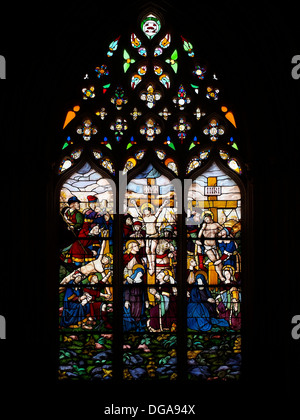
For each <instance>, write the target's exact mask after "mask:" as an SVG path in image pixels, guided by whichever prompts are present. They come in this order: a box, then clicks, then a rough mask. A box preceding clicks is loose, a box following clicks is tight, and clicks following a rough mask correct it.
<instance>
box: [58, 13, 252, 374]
mask: <svg viewBox="0 0 300 420" xmlns="http://www.w3.org/2000/svg"><path fill="white" fill-rule="evenodd" d="M163 31H164V32H163ZM156 39H157V42H152V40H156ZM192 42H193V43H191V42H190V40H188V39H186V38H185V37H183V35H181V34H177V33H175V32H173V31H171V30H169V29H167V28H165V23H164V21H163V20H162V18H161V17H159V16H158V15H157V14H156V13H155V12H151V13H149V14H146V15H145V16H144V17H143V18H142V20H141V22H140V28H137V29H136V31H135V32H132V33H129V34H128V33H127V34H126V33H124V34H121V35H120V36H118V37H117V38H116V39H114V40H112V41H111V43H110V44H109V45H108V48H106V49H105V52H104V54H103V57H104V60H103V61H102V64H99V66H97V67H96V68H94V69H92V70H91V72H90V73H87V74H86V75H85V76H84V78H83V87H82V90H81V92H80V97H81V102H80V105H76V106H74V107H73V109H72V111H68V112H67V115H66V119H65V121H64V124H63V127H62V156H61V158H60V162H59V164H58V166H57V173H58V176H59V177H60V176H62V175H64V177H65V178H64V179H66V177H67V176H69V178H67V180H66V181H65V183H64V184H62V186H61V190H60V214H61V216H62V218H63V221H64V223H65V233H64V234H62V237H63V240H62V243H63V244H64V247H62V249H61V255H62V256H63V257H62V258H63V259H61V266H60V273H59V278H60V286H59V287H60V289H59V290H60V292H59V295H60V328H61V338H60V340H61V341H60V354H61V361H62V364H61V367H60V370H59V372H60V377H61V378H62V379H64V378H67V377H69V378H74V379H79V378H84V379H101V380H102V379H110V378H114V376H115V374H116V372H115V371H114V366H113V357H112V351H113V347H114V344H113V342H114V340H115V339H116V337H115V334H114V331H115V330H114V328H115V327H114V325H113V322H114V296H115V295H116V294H117V295H118V294H119V296H121V295H122V299H120V300H119V301H122V305H123V306H122V309H123V313H122V325H123V333H124V335H123V338H122V345H123V354H122V355H120V357H121V358H122V359H123V370H122V376H123V378H124V379H126V380H134V379H151V378H159V379H171V380H176V379H177V377H178V360H177V355H178V354H177V353H178V346H185V349H186V361H187V366H188V368H187V371H186V372H185V376H186V377H188V378H189V379H195V378H201V379H222V378H224V377H225V378H228V379H237V378H238V377H239V375H240V354H241V351H240V350H241V344H240V322H241V321H240V305H241V239H240V237H241V220H242V217H243V216H242V201H243V197H242V190H241V188H240V185H242V183H243V175H244V168H243V164H242V162H241V159H240V157H239V153H238V151H239V142H238V137H239V134H238V129H237V123H236V119H235V116H234V114H233V111H231V110H230V107H229V106H228V105H227V104H224V98H223V92H222V91H221V89H220V87H219V85H218V79H217V77H216V75H215V73H214V72H212V69H210V68H209V66H208V65H205V66H204V65H202V64H201V63H202V61H201V60H202V57H201V55H200V54H199V52H198V50H197V46H196V43H195V46H194V41H193V40H192ZM179 70H180V71H179ZM112 74H114V77H112ZM118 75H119V76H118ZM182 75H184V78H183V79H182ZM96 168H99V171H98V170H97V169H96ZM119 172H121V173H122V175H123V176H124V175H126V176H127V175H128V176H129V178H130V180H129V182H128V184H127V187H126V192H125V196H124V208H123V214H122V213H119V212H118V211H117V212H114V209H115V204H116V203H115V200H116V196H117V195H116V194H115V191H113V189H112V188H111V181H113V182H114V183H115V184H116V183H117V180H116V176H117V175H118V174H119ZM230 173H232V174H233V176H232V177H231V176H230ZM68 174H69V175H68ZM132 174H134V175H132ZM185 177H189V178H190V179H191V180H192V184H191V187H190V188H189V189H188V192H187V199H186V202H183V201H184V185H183V181H184V178H185ZM236 177H239V178H240V181H237V180H236ZM174 178H177V179H179V180H181V181H182V189H181V196H178V190H176V188H175V187H174V186H173V181H172V180H173V179H174ZM59 182H60V181H59ZM117 189H118V187H117ZM93 200H94V201H93ZM93 203H94V204H93ZM182 204H183V206H182ZM121 207H122V206H121ZM181 207H183V208H184V210H185V213H184V214H179V213H178V209H179V208H181ZM185 214H186V217H185ZM116 218H122V229H123V230H122V232H119V231H114V226H115V220H116ZM77 219H78V220H77ZM118 226H120V224H119V225H118ZM66 233H67V234H70V233H71V234H72V235H71V236H72V240H70V237H69V240H70V243H68V244H66V243H65V240H66V239H65V237H64V235H66ZM178 234H180V238H185V239H184V241H186V243H185V245H184V246H183V249H186V255H184V256H183V255H180V256H179V255H178V240H179V239H178ZM66 236H67V235H66ZM120 238H121V240H120ZM114 240H117V241H119V240H120V242H115V243H114ZM74 249H75V253H74V252H73V251H74ZM116 249H122V253H123V261H118V262H116V261H115V257H114V252H115V250H116ZM185 264H186V267H185ZM178 267H180V270H178ZM114 270H115V271H114ZM178 272H180V273H186V275H185V274H184V275H181V277H180V278H179V275H178ZM179 282H180V284H181V286H180V288H178V283H179ZM179 289H180V290H181V293H186V294H187V298H186V303H185V305H186V310H187V313H186V333H187V342H186V343H184V342H181V341H180V340H181V337H180V335H179V332H178V328H177V327H178V325H177V323H178V314H177V308H178V305H182V301H183V298H182V296H178V290H179ZM180 302H181V303H180ZM119 321H120V320H119ZM74 330H76V336H75V337H76V338H74V334H72V331H74ZM77 332H78V334H77ZM117 339H118V338H117ZM74 348H76V350H72V349H74ZM213 349H215V352H218V354H219V356H218V358H217V359H216V360H217V363H215V364H213V363H212V360H211V358H210V356H209V355H212V354H213V353H214V350H213ZM216 349H217V350H216ZM71 350H72V351H74V354H75V353H76V356H74V358H71V357H70V355H69V356H68V354H70V351H71ZM86 352H90V357H89V358H86V357H85V356H84V355H85V354H86ZM70 359H72V361H73V364H72V361H70ZM80 360H84V361H85V364H84V366H85V367H84V368H82V369H83V370H82V371H80V369H79V367H78V366H79V364H80V363H79V362H80ZM64 366H67V368H64ZM75 366H77V368H75ZM224 366H226V369H223V368H222V367H224ZM233 366H234V367H233Z"/></svg>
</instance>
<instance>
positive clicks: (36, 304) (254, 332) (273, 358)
mask: <svg viewBox="0 0 300 420" xmlns="http://www.w3.org/2000/svg"><path fill="white" fill-rule="evenodd" d="M145 5H148V3H146V2H139V1H137V2H133V1H131V2H123V3H114V4H113V3H112V2H108V3H106V4H104V2H92V1H86V2H84V3H82V2H75V1H73V2H64V3H62V2H61V3H58V4H57V5H55V6H54V5H50V3H46V4H44V3H36V4H34V5H28V4H21V5H18V6H17V7H16V6H13V5H12V6H9V5H8V6H7V7H6V9H5V12H3V13H2V14H1V18H0V23H1V32H0V35H1V38H0V54H1V55H3V56H5V58H6V63H7V69H6V70H7V71H6V73H7V75H6V77H7V79H6V80H2V81H1V82H0V95H1V98H0V99H1V101H0V103H1V114H0V121H1V130H0V138H1V143H0V147H1V149H0V150H1V155H0V156H1V189H0V197H1V220H2V223H1V233H2V235H1V238H2V246H1V256H2V258H1V271H0V273H1V279H0V287H1V290H0V314H1V315H4V316H5V317H6V322H7V339H6V340H1V341H0V351H1V361H0V368H1V374H0V378H1V383H2V384H3V385H4V386H5V389H6V391H7V395H11V393H13V395H18V398H20V399H21V401H24V402H23V403H22V405H21V407H23V408H24V407H27V404H28V401H30V402H31V404H33V402H34V400H35V398H38V399H39V400H41V401H43V400H44V401H45V403H46V404H47V407H48V408H49V409H50V408H52V409H56V404H58V403H60V402H62V403H63V405H65V401H68V404H70V405H71V406H72V407H73V409H74V404H75V401H76V407H77V404H78V400H79V401H80V403H81V404H83V405H89V404H90V403H91V401H93V405H94V404H95V401H96V402H97V404H98V410H99V413H100V414H102V413H103V407H104V406H105V405H107V404H108V403H109V402H114V403H117V402H118V401H119V402H120V401H121V400H122V399H124V401H127V402H126V403H124V404H125V405H126V404H127V405H130V404H133V405H135V404H138V403H137V401H146V400H147V401H148V400H150V402H151V403H156V404H158V403H159V402H160V401H161V402H162V403H165V404H167V403H168V402H171V401H177V402H181V403H182V404H192V403H196V404H197V412H199V410H200V407H202V406H203V404H204V401H206V402H207V401H208V400H210V399H211V401H213V400H214V399H215V400H216V401H221V400H222V401H223V400H225V398H228V401H231V403H232V405H231V406H230V407H231V408H230V411H231V412H232V410H234V408H233V407H234V403H235V402H236V400H239V398H241V399H245V400H246V401H251V403H250V404H249V409H250V408H251V407H252V408H253V404H254V406H255V403H256V402H258V401H259V400H261V401H262V402H264V406H265V407H266V408H268V406H269V405H270V406H271V405H273V404H274V402H276V404H275V405H277V404H279V403H282V402H284V403H285V404H287V405H289V402H290V401H292V394H293V393H294V392H295V391H296V381H297V378H298V376H299V375H300V361H299V357H298V353H299V346H300V340H293V339H292V337H291V329H292V324H291V319H292V317H293V316H294V315H297V314H300V308H299V245H298V243H299V240H298V235H299V234H298V231H299V216H298V213H299V202H300V201H299V190H298V188H299V187H298V185H299V183H298V181H299V169H298V168H299V106H298V101H299V98H300V79H299V80H294V79H293V78H292V75H291V71H292V68H293V65H292V63H291V61H292V57H293V56H294V55H297V54H300V43H299V41H300V36H299V33H298V28H297V25H298V18H297V14H298V8H297V7H296V6H297V5H296V4H295V3H294V2H293V3H292V2H284V3H281V4H280V3H278V2H276V3H274V4H272V5H270V3H269V2H268V3H267V4H262V3H260V4H259V6H257V5H254V4H252V3H251V4H249V5H248V4H246V3H241V2H237V1H231V2H226V3H222V4H216V3H212V2H206V3H204V2H203V3H202V2H199V1H186V2H182V3H180V4H179V3H177V2H176V3H174V2H165V1H163V2H159V6H158V9H159V10H161V11H162V12H163V13H164V16H165V20H166V21H167V22H172V24H173V26H174V28H176V29H177V31H178V32H180V33H181V34H182V35H183V36H185V37H186V38H188V39H193V40H194V41H195V42H194V45H195V46H198V48H199V47H201V50H202V51H203V56H205V58H206V60H207V61H208V62H209V63H210V64H212V65H213V66H215V68H216V71H217V72H218V73H219V74H222V78H223V81H224V82H225V85H226V89H227V94H228V97H230V100H231V105H232V107H231V109H232V110H233V111H234V115H235V116H236V120H237V124H238V126H239V129H240V132H241V133H242V138H240V144H241V154H242V157H243V159H244V162H245V163H246V164H247V166H248V168H249V179H250V181H251V182H250V188H253V213H252V217H251V220H250V221H249V226H247V227H246V232H247V231H248V232H249V233H250V232H251V235H250V236H252V235H253V246H252V244H251V249H252V251H251V252H250V255H249V256H248V258H249V260H250V261H251V269H250V274H249V276H248V277H249V279H250V280H249V284H247V285H244V296H243V297H244V308H243V311H244V313H243V326H244V328H245V332H244V342H243V343H244V348H243V354H244V375H243V380H242V383H241V384H239V385H233V386H231V385H228V386H227V385H225V386H221V387H220V386H215V385H212V384H206V385H204V386H203V385H197V383H194V384H190V385H188V386H184V387H181V386H180V385H178V384H173V383H172V384H170V385H168V393H167V391H166V389H165V388H166V387H165V386H164V387H161V388H160V387H156V388H153V386H151V385H144V384H143V385H142V389H141V386H139V385H135V384H132V385H126V389H121V388H116V387H114V386H112V385H110V384H107V383H105V384H103V385H96V386H91V385H85V386H83V387H80V386H78V385H72V386H71V385H70V386H67V385H62V384H57V383H56V380H55V375H56V371H55V363H56V359H55V357H54V356H53V354H54V352H55V343H54V341H53V337H54V336H55V331H56V324H55V320H56V312H55V311H56V296H55V292H54V291H55V287H56V282H55V278H53V277H52V276H51V266H50V265H49V262H50V260H51V258H50V257H49V255H50V256H51V255H53V254H51V252H53V244H52V233H51V232H52V231H53V229H55V226H53V220H51V196H49V194H48V192H49V183H50V182H51V176H52V175H51V174H52V170H51V168H52V164H53V163H54V162H55V159H56V157H57V156H56V153H57V151H59V150H60V148H61V139H60V138H59V132H60V130H61V127H62V124H63V121H64V118H65V115H66V110H67V109H69V107H71V106H72V105H73V104H74V103H75V102H74V101H76V99H77V98H78V97H79V93H80V89H81V83H82V77H83V75H84V74H85V73H86V72H87V71H88V70H89V68H90V66H91V65H94V63H95V62H97V60H101V54H102V52H103V51H104V49H105V48H106V47H107V46H108V44H109V42H110V41H111V40H112V39H114V37H117V36H118V34H119V32H120V30H122V29H124V26H125V27H126V25H128V24H129V25H133V26H135V20H136V19H137V17H138V16H139V14H140V12H142V10H143V6H145ZM99 64H101V63H100V61H99ZM250 214H251V213H250ZM49 273H50V274H49ZM52 281H53V284H54V283H55V286H54V287H53V284H52ZM138 392H141V394H139V395H141V399H140V400H137V395H138ZM167 394H168V395H169V397H167V396H166V395H167ZM77 396H78V399H77ZM277 396H278V399H276V397H277ZM72 398H73V400H72ZM72 401H73V402H72ZM24 404H25V405H24ZM205 404H206V403H205ZM18 408H20V407H18V404H16V406H15V407H12V409H18ZM212 409H213V406H212ZM34 410H35V409H34V407H33V411H34Z"/></svg>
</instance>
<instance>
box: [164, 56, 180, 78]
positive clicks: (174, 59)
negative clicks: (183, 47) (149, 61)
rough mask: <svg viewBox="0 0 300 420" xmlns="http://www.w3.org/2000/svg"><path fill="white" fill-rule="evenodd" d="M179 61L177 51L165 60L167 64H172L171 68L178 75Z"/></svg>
mask: <svg viewBox="0 0 300 420" xmlns="http://www.w3.org/2000/svg"><path fill="white" fill-rule="evenodd" d="M177 59H178V53H177V50H174V51H173V53H172V55H171V57H170V58H167V59H166V60H165V61H166V63H168V64H170V66H171V67H172V69H173V70H174V72H175V73H177V69H178V63H177Z"/></svg>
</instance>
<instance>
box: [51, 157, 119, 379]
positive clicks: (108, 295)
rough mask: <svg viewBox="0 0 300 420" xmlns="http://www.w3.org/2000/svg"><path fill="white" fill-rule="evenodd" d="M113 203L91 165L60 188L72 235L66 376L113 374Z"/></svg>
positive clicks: (62, 296)
mask: <svg viewBox="0 0 300 420" xmlns="http://www.w3.org/2000/svg"><path fill="white" fill-rule="evenodd" d="M113 206H114V197H113V190H112V187H111V185H110V183H109V182H108V180H107V179H105V178H103V177H102V176H101V175H100V174H99V173H97V172H96V171H95V170H93V169H92V168H91V166H90V165H89V164H88V163H86V164H84V165H83V166H82V167H81V168H80V169H79V170H78V171H77V172H76V173H74V174H72V175H71V176H70V178H69V179H67V180H66V181H65V183H64V184H63V186H62V188H61V190H60V215H61V217H62V220H63V222H64V225H65V232H69V234H70V233H71V236H69V235H67V236H65V238H64V239H62V240H61V248H60V268H59V285H58V287H59V325H60V330H59V331H60V335H59V343H60V344H59V349H60V366H59V379H61V380H64V379H67V378H72V379H73V380H79V379H81V380H82V379H94V380H96V379H100V380H101V379H104V378H105V379H109V378H112V376H113V375H112V374H113V370H112V353H111V348H112V340H113V334H112V317H113V284H112V277H113V242H112V233H113ZM72 238H73V239H72ZM74 331H76V334H75V335H74ZM86 332H88V335H86ZM87 354H89V355H90V356H89V358H88V359H89V360H88V363H87ZM103 354H105V357H102V356H103ZM101 355H102V356H101Z"/></svg>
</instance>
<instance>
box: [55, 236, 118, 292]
mask: <svg viewBox="0 0 300 420" xmlns="http://www.w3.org/2000/svg"><path fill="white" fill-rule="evenodd" d="M105 245H106V241H102V244H101V249H100V254H99V256H98V258H97V259H95V260H94V261H91V262H89V263H88V264H86V265H83V266H81V267H80V268H78V269H76V270H74V271H73V272H72V273H70V274H69V275H67V276H66V277H64V278H63V279H62V281H61V282H60V284H67V283H69V281H71V280H72V279H74V278H75V277H76V276H78V275H81V276H82V278H85V277H87V276H89V275H90V274H94V273H101V274H102V276H103V279H102V281H103V282H106V281H107V280H108V278H109V276H110V275H111V274H112V273H111V271H109V272H108V273H107V274H105V271H104V265H106V264H108V263H109V261H110V258H109V257H108V256H106V255H104V254H103V252H104V248H105ZM104 279H105V280H104Z"/></svg>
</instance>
